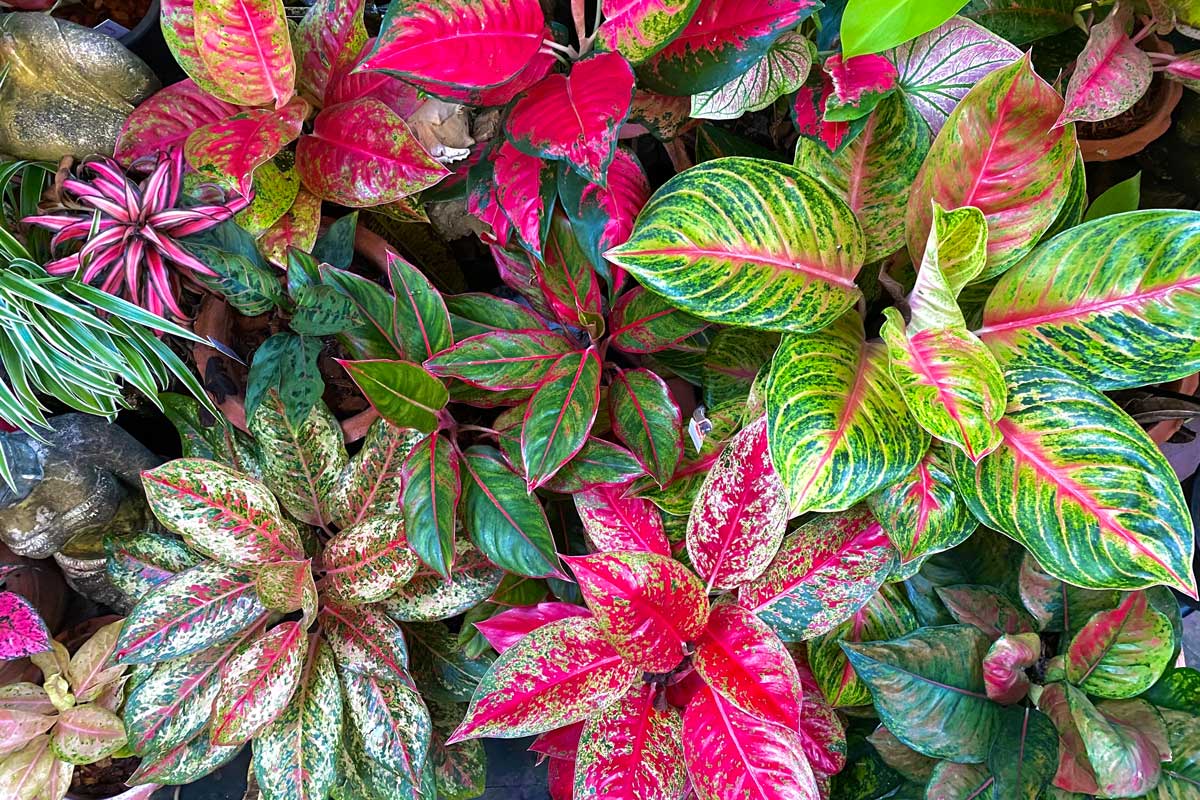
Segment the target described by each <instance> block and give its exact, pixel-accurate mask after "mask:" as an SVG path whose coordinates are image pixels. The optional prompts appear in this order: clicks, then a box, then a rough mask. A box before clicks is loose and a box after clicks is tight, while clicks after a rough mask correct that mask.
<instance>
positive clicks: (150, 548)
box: [104, 531, 201, 603]
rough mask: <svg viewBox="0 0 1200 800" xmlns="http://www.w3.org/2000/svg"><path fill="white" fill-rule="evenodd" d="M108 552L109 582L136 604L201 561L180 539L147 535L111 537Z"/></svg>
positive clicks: (107, 539) (106, 537)
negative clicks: (162, 584) (179, 573)
mask: <svg viewBox="0 0 1200 800" xmlns="http://www.w3.org/2000/svg"><path fill="white" fill-rule="evenodd" d="M104 552H105V555H106V556H107V564H106V565H105V568H106V572H107V574H108V579H109V580H110V581H112V583H113V585H114V586H116V587H117V589H119V590H120V592H121V594H123V595H124V596H125V597H127V598H129V600H130V602H135V603H136V602H137V601H138V600H141V599H142V597H144V596H145V595H146V593H147V592H149V591H150V590H151V589H153V588H154V587H155V586H157V585H158V584H160V583H162V582H163V581H165V580H166V579H167V578H170V577H171V576H172V575H174V574H175V573H177V572H182V571H183V570H185V569H187V568H188V567H194V566H195V565H196V564H198V563H200V560H201V559H200V558H198V557H197V556H196V555H195V554H194V553H192V551H191V550H189V549H188V548H187V547H186V546H185V545H184V544H183V542H181V541H179V540H178V539H176V538H174V537H172V536H165V535H163V534H160V533H150V532H146V531H143V532H138V533H134V534H131V535H129V536H120V537H118V536H113V535H111V534H109V535H108V536H105V537H104Z"/></svg>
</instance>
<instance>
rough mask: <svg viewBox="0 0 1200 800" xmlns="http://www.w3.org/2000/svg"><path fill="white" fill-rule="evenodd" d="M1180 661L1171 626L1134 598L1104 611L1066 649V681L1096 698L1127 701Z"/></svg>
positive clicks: (1143, 595) (1133, 595)
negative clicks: (1173, 659)
mask: <svg viewBox="0 0 1200 800" xmlns="http://www.w3.org/2000/svg"><path fill="white" fill-rule="evenodd" d="M1174 655H1175V633H1174V631H1173V630H1172V629H1171V621H1170V620H1169V619H1167V617H1166V616H1165V615H1163V614H1161V613H1159V612H1158V611H1156V610H1155V609H1153V608H1151V607H1150V604H1149V603H1148V602H1147V599H1146V593H1145V592H1130V593H1129V594H1127V595H1125V598H1124V599H1123V600H1122V601H1121V604H1120V605H1119V606H1117V607H1116V608H1114V609H1112V610H1111V611H1101V612H1099V613H1097V614H1094V615H1093V616H1092V618H1091V619H1089V620H1088V621H1087V623H1085V624H1084V626H1083V627H1082V628H1080V629H1079V633H1077V634H1075V636H1074V638H1072V639H1071V643H1070V644H1069V645H1068V646H1067V650H1066V656H1067V665H1066V669H1067V680H1069V681H1070V682H1071V683H1073V684H1075V685H1076V686H1078V687H1079V688H1081V689H1083V690H1084V691H1086V692H1087V693H1088V694H1090V695H1092V696H1093V697H1107V698H1113V699H1116V700H1124V699H1126V698H1130V697H1136V696H1137V695H1139V694H1141V693H1142V692H1144V691H1146V690H1147V689H1149V688H1150V687H1151V686H1153V685H1154V683H1155V682H1156V681H1157V680H1158V679H1159V677H1160V676H1161V675H1162V674H1163V671H1164V670H1166V668H1167V667H1168V666H1169V665H1170V663H1171V660H1172V658H1173V657H1174Z"/></svg>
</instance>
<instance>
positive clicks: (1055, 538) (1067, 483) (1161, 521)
mask: <svg viewBox="0 0 1200 800" xmlns="http://www.w3.org/2000/svg"><path fill="white" fill-rule="evenodd" d="M1006 378H1007V381H1008V386H1009V404H1008V409H1007V411H1006V413H1005V416H1004V419H1002V420H1001V421H1000V423H999V424H1000V432H1001V433H1002V434H1003V435H1004V443H1003V444H1001V446H1000V447H999V448H998V449H997V450H995V451H994V452H992V453H991V454H990V455H988V456H985V457H984V458H983V460H982V461H980V462H979V463H978V464H972V463H971V462H970V460H969V459H968V458H967V457H966V456H965V455H963V454H962V453H960V452H958V451H957V450H954V451H951V454H950V455H951V468H952V469H953V471H954V474H955V478H956V480H957V483H958V487H959V490H960V492H962V493H963V499H964V500H965V501H966V502H967V504H968V505H969V506H970V507H971V511H972V512H973V513H974V514H975V515H976V516H977V517H979V519H980V520H982V521H983V522H984V524H986V525H988V526H989V527H991V528H994V529H996V530H999V531H1002V532H1004V533H1006V534H1007V535H1009V536H1011V537H1013V538H1014V539H1016V540H1017V541H1018V542H1020V543H1021V544H1022V545H1023V546H1024V547H1025V548H1026V549H1028V550H1029V551H1030V552H1032V553H1033V554H1034V556H1035V557H1036V558H1037V560H1038V562H1039V563H1040V564H1041V566H1042V567H1043V569H1045V570H1046V571H1047V572H1048V573H1050V574H1051V575H1054V576H1055V577H1058V578H1060V579H1062V580H1066V581H1069V582H1071V583H1073V584H1075V585H1077V586H1083V587H1086V588H1095V589H1104V588H1120V589H1137V588H1142V587H1145V586H1149V585H1152V584H1155V583H1166V584H1168V585H1171V586H1174V587H1176V588H1178V589H1180V590H1182V591H1184V592H1187V593H1189V594H1193V595H1194V594H1195V592H1196V588H1195V586H1196V584H1195V577H1194V576H1193V575H1192V572H1191V568H1190V563H1189V562H1190V558H1191V555H1190V554H1191V552H1192V547H1193V538H1194V535H1193V532H1192V525H1191V520H1190V519H1189V517H1188V513H1187V509H1186V507H1185V505H1184V502H1183V496H1182V494H1181V493H1180V490H1179V482H1178V479H1177V478H1176V477H1175V473H1174V471H1172V469H1171V467H1170V466H1169V465H1168V464H1167V462H1166V459H1164V458H1163V456H1162V453H1161V452H1159V450H1158V448H1157V447H1156V446H1155V445H1154V443H1153V442H1151V441H1150V438H1149V437H1148V436H1146V434H1145V433H1144V432H1143V431H1142V429H1141V428H1139V427H1138V426H1137V425H1136V424H1135V423H1134V422H1133V420H1131V419H1129V418H1128V417H1127V416H1125V415H1124V414H1123V413H1122V412H1121V411H1120V410H1119V409H1118V408H1117V407H1116V405H1114V404H1113V403H1112V401H1110V400H1108V399H1107V398H1105V397H1104V396H1103V395H1101V394H1100V393H1099V392H1097V391H1096V390H1094V389H1091V388H1088V387H1086V386H1084V385H1082V384H1079V383H1076V382H1075V381H1074V380H1072V379H1070V378H1068V377H1067V376H1065V375H1063V374H1062V373H1059V372H1055V371H1053V370H1045V369H1038V370H1034V369H1030V370H1018V371H1015V372H1010V373H1008V374H1007V375H1006ZM1096 466H1102V467H1103V469H1096V468H1095V467H1096Z"/></svg>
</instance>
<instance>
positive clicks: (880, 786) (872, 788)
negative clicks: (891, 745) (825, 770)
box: [829, 731, 904, 800]
mask: <svg viewBox="0 0 1200 800" xmlns="http://www.w3.org/2000/svg"><path fill="white" fill-rule="evenodd" d="M903 781H904V779H903V777H901V775H900V774H899V773H898V772H896V771H895V770H893V769H892V768H891V767H889V766H888V765H887V764H886V763H885V762H884V760H883V759H882V758H880V757H879V754H878V753H877V752H875V748H873V747H871V745H870V744H868V743H867V740H866V738H864V737H863V735H862V734H861V733H858V732H855V731H850V732H848V733H847V735H846V767H845V769H843V770H842V771H841V772H839V773H838V774H836V775H834V776H832V777H831V778H830V779H829V784H830V796H831V797H838V798H841V797H846V798H855V800H876V798H881V797H887V796H888V793H889V792H892V791H894V790H895V789H896V788H897V787H898V786H900V784H901V783H903Z"/></svg>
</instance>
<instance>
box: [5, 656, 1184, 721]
mask: <svg viewBox="0 0 1200 800" xmlns="http://www.w3.org/2000/svg"><path fill="white" fill-rule="evenodd" d="M1142 698H1143V699H1144V700H1148V701H1150V702H1151V703H1153V704H1154V705H1155V706H1156V707H1157V708H1158V709H1159V710H1162V709H1164V708H1169V709H1173V710H1175V711H1184V712H1189V713H1190V712H1191V711H1192V710H1193V709H1195V708H1198V707H1200V670H1196V669H1195V668H1193V667H1172V668H1171V669H1169V670H1167V672H1166V673H1165V674H1164V675H1163V676H1162V678H1161V679H1160V680H1159V681H1158V683H1156V684H1154V685H1153V686H1151V687H1150V688H1149V689H1148V690H1147V691H1146V693H1145V694H1143V695H1142ZM0 703H2V701H0Z"/></svg>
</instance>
